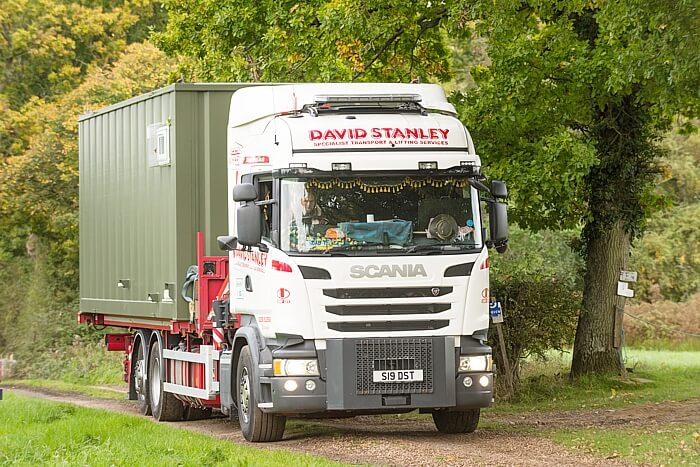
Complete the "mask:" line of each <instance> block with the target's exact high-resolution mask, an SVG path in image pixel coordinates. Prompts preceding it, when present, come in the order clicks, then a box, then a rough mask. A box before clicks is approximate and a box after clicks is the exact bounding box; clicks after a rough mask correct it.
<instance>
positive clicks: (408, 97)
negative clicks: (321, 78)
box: [314, 94, 422, 104]
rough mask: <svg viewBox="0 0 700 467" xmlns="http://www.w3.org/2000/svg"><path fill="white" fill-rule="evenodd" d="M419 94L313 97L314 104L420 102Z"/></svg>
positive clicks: (328, 95)
mask: <svg viewBox="0 0 700 467" xmlns="http://www.w3.org/2000/svg"><path fill="white" fill-rule="evenodd" d="M421 100H422V97H421V96H420V94H352V95H339V94H324V95H318V96H315V97H314V102H315V103H316V104H329V103H336V104H350V103H358V104H359V103H368V102H420V101H421Z"/></svg>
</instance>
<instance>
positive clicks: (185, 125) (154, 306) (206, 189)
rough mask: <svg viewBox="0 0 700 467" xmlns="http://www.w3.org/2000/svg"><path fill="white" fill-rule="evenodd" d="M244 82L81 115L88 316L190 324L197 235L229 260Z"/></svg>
mask: <svg viewBox="0 0 700 467" xmlns="http://www.w3.org/2000/svg"><path fill="white" fill-rule="evenodd" d="M243 86H245V85H237V84H173V85H171V86H168V87H166V88H163V89H160V90H157V91H154V92H151V93H148V94H145V95H143V96H139V97H136V98H133V99H130V100H127V101H124V102H121V103H119V104H116V105H113V106H110V107H107V108H105V109H102V110H99V111H97V112H93V113H89V114H86V115H83V116H82V117H81V118H80V311H82V312H84V313H101V314H104V315H106V316H107V317H108V319H109V320H111V321H115V322H119V323H123V324H125V325H135V326H138V325H151V326H153V325H167V324H169V322H170V321H171V320H187V319H189V311H188V306H187V303H186V302H185V301H184V300H183V299H182V298H181V297H180V288H181V286H182V283H183V281H184V276H185V272H186V270H187V267H188V266H190V265H192V264H196V262H197V232H198V231H203V232H204V234H205V237H204V238H205V241H204V250H205V254H206V255H223V254H224V253H223V252H222V251H220V250H219V249H218V247H217V245H216V237H217V236H218V235H224V234H226V233H227V225H228V223H227V217H228V216H227V199H228V196H227V189H226V182H227V180H226V127H227V122H228V113H229V104H230V101H231V95H232V94H233V92H234V91H235V90H236V89H239V88H241V87H243ZM168 296H169V297H168ZM168 298H169V299H168Z"/></svg>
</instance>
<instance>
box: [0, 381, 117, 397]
mask: <svg viewBox="0 0 700 467" xmlns="http://www.w3.org/2000/svg"><path fill="white" fill-rule="evenodd" d="M2 385H3V386H5V387H7V386H18V387H29V388H37V389H46V390H49V391H53V392H58V393H62V394H83V395H85V396H89V397H95V398H98V399H112V400H124V399H126V392H125V391H126V384H124V391H122V392H119V391H116V390H110V389H105V388H101V387H97V386H86V385H84V384H78V383H67V382H65V381H55V380H50V379H6V380H4V381H3V382H2Z"/></svg>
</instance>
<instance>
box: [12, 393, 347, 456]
mask: <svg viewBox="0 0 700 467" xmlns="http://www.w3.org/2000/svg"><path fill="white" fill-rule="evenodd" d="M0 439H2V443H0V464H1V465H124V466H130V465H147V466H150V465H153V466H162V465H196V466H205V465H241V466H242V465H337V464H334V463H333V462H331V461H329V460H327V459H323V458H319V457H314V456H309V455H305V454H297V453H291V452H287V451H281V450H266V449H256V448H252V447H247V446H241V445H237V444H233V443H230V442H226V441H220V440H216V439H213V438H210V437H208V436H205V435H201V434H197V433H191V432H188V431H185V430H181V429H177V428H172V427H169V426H165V425H161V424H156V423H153V422H152V421H150V420H148V419H146V418H139V417H133V416H129V415H120V414H114V413H110V412H106V411H102V410H93V409H85V408H81V407H76V406H73V405H70V404H62V403H56V402H49V401H43V400H36V399H30V398H26V397H22V396H19V395H17V394H12V393H10V394H7V397H6V399H5V400H4V401H2V402H0Z"/></svg>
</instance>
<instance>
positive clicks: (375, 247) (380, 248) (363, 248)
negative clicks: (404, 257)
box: [322, 243, 404, 255]
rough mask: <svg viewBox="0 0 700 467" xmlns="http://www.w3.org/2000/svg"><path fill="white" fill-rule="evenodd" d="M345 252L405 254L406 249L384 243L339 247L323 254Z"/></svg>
mask: <svg viewBox="0 0 700 467" xmlns="http://www.w3.org/2000/svg"><path fill="white" fill-rule="evenodd" d="M344 251H356V252H369V251H371V252H373V253H377V252H391V253H396V252H403V251H404V249H403V247H402V246H401V245H393V244H392V245H384V244H383V243H364V244H362V245H338V246H334V247H332V248H329V249H327V250H324V251H323V253H322V254H324V255H325V254H331V253H338V252H344Z"/></svg>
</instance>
